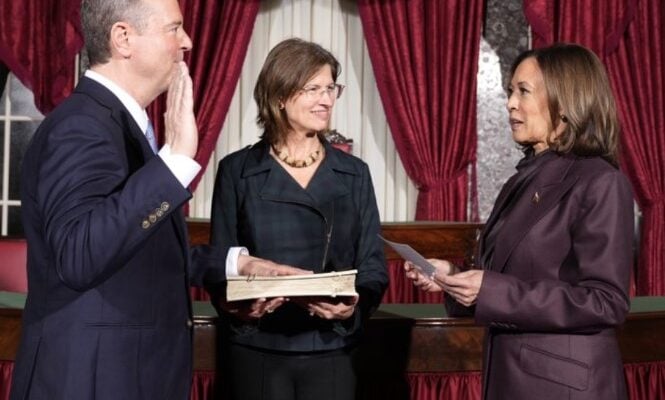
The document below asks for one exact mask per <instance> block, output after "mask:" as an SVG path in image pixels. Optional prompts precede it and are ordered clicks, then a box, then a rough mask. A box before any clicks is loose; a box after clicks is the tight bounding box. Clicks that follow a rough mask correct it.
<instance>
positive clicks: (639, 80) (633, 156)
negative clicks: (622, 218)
mask: <svg viewBox="0 0 665 400" xmlns="http://www.w3.org/2000/svg"><path fill="white" fill-rule="evenodd" d="M664 42H665V2H663V1H653V0H652V1H646V0H645V1H640V2H639V3H638V5H637V10H636V12H635V19H634V20H633V22H632V23H631V24H630V25H629V26H628V30H627V32H626V34H625V35H624V37H623V40H621V42H620V43H619V46H618V48H617V51H615V52H614V53H612V54H610V55H609V56H608V57H607V60H606V62H607V66H608V69H609V74H610V80H611V81H612V84H613V86H614V90H615V93H616V94H617V97H618V100H619V101H618V107H619V113H620V115H621V122H622V124H623V129H624V131H623V137H622V139H623V142H622V144H623V148H622V150H623V151H622V155H623V165H624V166H625V167H626V168H625V169H626V172H627V174H628V176H629V177H630V180H631V182H632V183H633V188H634V190H635V196H636V198H637V202H638V204H639V206H640V209H641V211H642V230H641V235H640V250H639V260H638V268H637V271H636V272H635V283H636V289H637V295H638V296H663V295H665V156H664V154H665V44H664Z"/></svg>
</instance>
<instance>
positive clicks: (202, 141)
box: [149, 0, 260, 191]
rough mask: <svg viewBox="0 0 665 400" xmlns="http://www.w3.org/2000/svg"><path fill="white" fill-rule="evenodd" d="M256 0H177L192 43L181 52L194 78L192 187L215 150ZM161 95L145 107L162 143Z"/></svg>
mask: <svg viewBox="0 0 665 400" xmlns="http://www.w3.org/2000/svg"><path fill="white" fill-rule="evenodd" d="M259 3H260V1H259V0H219V1H202V0H180V8H181V10H182V13H183V18H184V28H185V30H186V31H187V33H188V34H189V36H190V37H191V38H192V42H193V43H194V47H193V48H192V51H191V52H188V53H187V54H186V55H185V61H186V62H187V65H188V66H189V69H190V73H191V75H192V80H193V82H194V112H195V113H196V122H197V125H198V128H199V150H198V152H197V154H196V158H195V159H196V161H197V162H198V163H199V164H201V166H202V167H203V169H202V171H201V173H200V174H199V176H197V177H196V179H195V180H194V181H193V182H192V184H191V185H190V189H191V190H192V191H193V190H194V189H195V188H196V186H197V185H198V182H199V180H200V179H201V175H202V174H203V172H204V170H205V167H206V165H207V164H208V160H209V159H210V155H211V154H212V152H213V150H214V149H215V144H216V143H217V138H218V137H219V133H220V131H221V129H222V124H223V123H224V118H225V117H226V113H227V112H228V110H229V105H230V104H231V98H232V97H233V93H234V91H235V88H236V84H237V83H238V78H239V77H240V71H241V69H242V64H243V62H244V60H245V54H246V53H247V46H248V45H249V39H250V37H251V35H252V30H253V29H254V21H255V20H256V16H257V14H258V12H259V5H260V4H259ZM165 110H166V105H165V96H162V97H161V98H160V99H159V101H157V102H155V103H153V104H152V105H151V106H150V109H149V113H150V115H151V117H150V119H151V120H152V121H153V124H154V126H155V131H156V132H157V135H158V136H160V141H163V137H162V136H163V134H162V133H163V129H164V119H163V118H162V115H163V114H164V111H165Z"/></svg>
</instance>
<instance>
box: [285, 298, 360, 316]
mask: <svg viewBox="0 0 665 400" xmlns="http://www.w3.org/2000/svg"><path fill="white" fill-rule="evenodd" d="M291 301H293V302H296V303H298V304H300V305H301V306H303V307H304V308H305V309H306V310H307V311H309V315H311V316H317V317H319V318H323V319H340V320H344V319H348V318H350V317H351V316H352V315H353V313H354V312H355V309H356V304H358V296H344V297H323V296H319V297H302V298H296V297H293V298H291Z"/></svg>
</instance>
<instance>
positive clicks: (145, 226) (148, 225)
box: [141, 219, 150, 229]
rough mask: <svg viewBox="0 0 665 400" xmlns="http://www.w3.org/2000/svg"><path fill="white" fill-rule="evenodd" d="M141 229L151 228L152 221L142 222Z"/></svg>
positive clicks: (145, 220)
mask: <svg viewBox="0 0 665 400" xmlns="http://www.w3.org/2000/svg"><path fill="white" fill-rule="evenodd" d="M141 227H142V228H143V229H148V228H150V221H148V220H147V219H144V220H143V222H141Z"/></svg>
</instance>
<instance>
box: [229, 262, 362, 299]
mask: <svg viewBox="0 0 665 400" xmlns="http://www.w3.org/2000/svg"><path fill="white" fill-rule="evenodd" d="M357 273H358V270H355V269H353V270H349V271H339V272H326V273H323V274H312V275H287V276H254V277H248V276H235V277H229V278H228V279H227V287H226V300H227V301H237V300H248V299H258V298H261V297H265V298H270V297H295V296H331V297H337V296H357V295H358V293H357V292H356V274H357Z"/></svg>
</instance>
